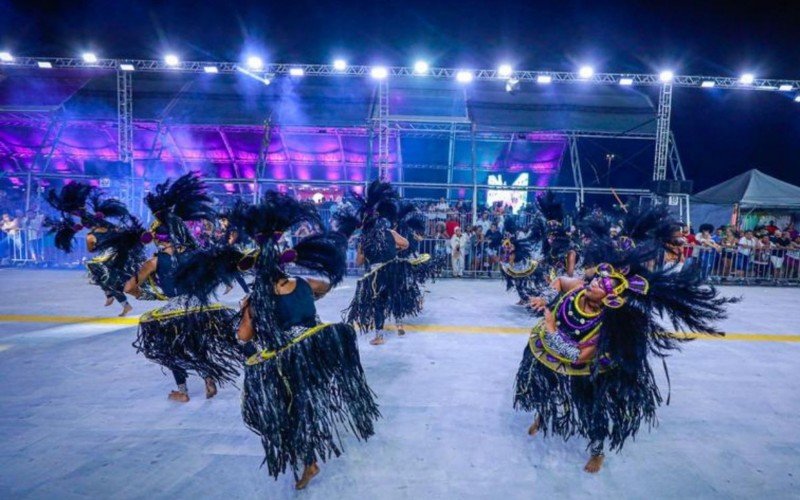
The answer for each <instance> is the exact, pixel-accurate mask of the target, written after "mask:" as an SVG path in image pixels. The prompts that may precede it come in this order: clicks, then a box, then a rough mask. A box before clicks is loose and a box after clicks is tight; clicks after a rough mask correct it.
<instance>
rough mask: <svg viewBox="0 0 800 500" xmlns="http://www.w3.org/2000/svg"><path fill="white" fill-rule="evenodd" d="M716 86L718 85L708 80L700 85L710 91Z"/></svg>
mask: <svg viewBox="0 0 800 500" xmlns="http://www.w3.org/2000/svg"><path fill="white" fill-rule="evenodd" d="M714 85H716V83H715V82H713V81H711V80H706V81H704V82H703V83H701V84H700V86H701V87H703V88H704V89H710V88H712V87H714Z"/></svg>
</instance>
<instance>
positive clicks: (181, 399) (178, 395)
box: [167, 391, 189, 403]
mask: <svg viewBox="0 0 800 500" xmlns="http://www.w3.org/2000/svg"><path fill="white" fill-rule="evenodd" d="M167 399H169V400H170V401H175V402H176V403H188V402H189V395H188V394H187V393H185V392H182V391H172V392H170V393H169V396H167Z"/></svg>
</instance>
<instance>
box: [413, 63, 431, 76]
mask: <svg viewBox="0 0 800 500" xmlns="http://www.w3.org/2000/svg"><path fill="white" fill-rule="evenodd" d="M429 69H430V65H428V63H427V61H417V62H415V63H414V73H415V74H417V75H425V74H427V73H428V70H429Z"/></svg>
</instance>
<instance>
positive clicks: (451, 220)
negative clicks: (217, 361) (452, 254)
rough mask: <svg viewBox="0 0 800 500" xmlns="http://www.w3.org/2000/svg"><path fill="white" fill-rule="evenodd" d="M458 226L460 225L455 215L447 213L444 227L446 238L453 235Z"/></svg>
mask: <svg viewBox="0 0 800 500" xmlns="http://www.w3.org/2000/svg"><path fill="white" fill-rule="evenodd" d="M459 226H460V224H459V223H458V221H457V220H456V217H455V215H448V216H447V222H446V223H445V225H444V228H445V232H446V233H447V238H448V239H449V238H452V237H453V234H454V233H455V231H456V228H457V227H459Z"/></svg>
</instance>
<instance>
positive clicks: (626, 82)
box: [619, 78, 633, 86]
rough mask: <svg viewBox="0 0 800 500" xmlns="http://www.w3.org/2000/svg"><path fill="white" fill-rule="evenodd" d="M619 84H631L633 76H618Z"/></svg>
mask: <svg viewBox="0 0 800 500" xmlns="http://www.w3.org/2000/svg"><path fill="white" fill-rule="evenodd" d="M619 84H620V85H625V86H628V85H633V78H620V79H619Z"/></svg>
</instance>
